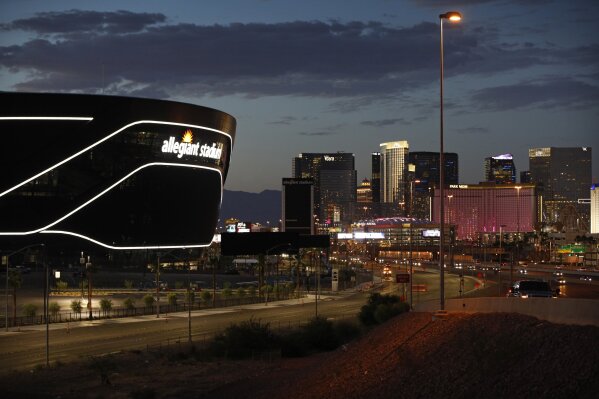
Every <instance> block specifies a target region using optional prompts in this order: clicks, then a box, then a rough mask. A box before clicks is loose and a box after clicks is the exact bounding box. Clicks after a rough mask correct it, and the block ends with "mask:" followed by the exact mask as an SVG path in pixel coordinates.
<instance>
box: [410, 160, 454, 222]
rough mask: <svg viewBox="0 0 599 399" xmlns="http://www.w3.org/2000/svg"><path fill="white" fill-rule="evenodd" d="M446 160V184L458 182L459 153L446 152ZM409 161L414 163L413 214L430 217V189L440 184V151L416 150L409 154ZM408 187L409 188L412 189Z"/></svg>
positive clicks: (425, 217)
mask: <svg viewBox="0 0 599 399" xmlns="http://www.w3.org/2000/svg"><path fill="white" fill-rule="evenodd" d="M443 155H444V160H445V184H446V185H450V184H458V181H459V174H458V170H459V169H458V154H456V153H454V152H446V153H444V154H443ZM408 162H409V164H410V165H414V172H413V173H412V174H411V179H412V180H411V181H414V183H413V186H412V187H410V188H413V189H414V192H413V193H412V195H413V196H412V198H410V202H411V203H413V205H414V209H413V211H411V212H410V214H411V216H414V217H416V218H419V219H429V218H430V190H431V189H432V188H433V187H438V186H439V153H438V152H429V151H414V152H410V153H409V154H408ZM410 188H408V189H410Z"/></svg>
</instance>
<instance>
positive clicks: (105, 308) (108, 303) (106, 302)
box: [100, 298, 112, 316]
mask: <svg viewBox="0 0 599 399" xmlns="http://www.w3.org/2000/svg"><path fill="white" fill-rule="evenodd" d="M100 309H102V313H104V316H106V315H107V314H108V312H110V311H111V310H112V299H108V298H102V299H100Z"/></svg>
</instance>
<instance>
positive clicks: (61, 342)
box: [0, 293, 368, 372]
mask: <svg viewBox="0 0 599 399" xmlns="http://www.w3.org/2000/svg"><path fill="white" fill-rule="evenodd" d="M367 296H368V295H367V294H366V293H354V294H351V295H346V296H345V297H343V298H340V299H338V300H321V301H319V302H318V313H319V315H323V316H327V317H330V318H355V316H356V314H357V313H358V311H359V309H360V307H361V306H362V305H363V304H364V303H365V301H366V298H367ZM302 302H303V303H302ZM315 310H316V306H315V303H314V301H313V300H308V299H306V300H303V301H298V300H297V299H295V300H290V301H285V302H284V303H277V304H274V303H270V304H268V305H267V306H265V305H264V304H259V305H249V306H246V307H244V308H222V309H214V310H201V311H194V312H192V318H191V321H192V323H191V324H192V328H191V332H192V338H193V340H195V341H196V342H197V341H201V340H204V339H206V338H208V337H210V336H212V335H213V334H214V333H215V332H219V331H222V330H224V329H225V328H226V327H227V326H228V325H230V324H231V323H239V322H242V321H246V320H249V319H250V318H252V317H254V318H257V319H259V320H261V321H262V322H269V323H271V327H272V328H274V329H275V330H276V329H280V328H285V327H290V326H294V325H297V324H298V322H299V321H304V322H305V321H307V320H309V319H310V318H312V317H313V316H314V315H315ZM49 336H50V360H51V362H56V361H61V362H69V361H72V360H76V359H79V358H82V357H83V358H84V357H87V356H95V355H101V354H106V353H111V352H115V351H122V350H129V349H144V348H146V347H148V346H155V345H166V344H167V343H169V342H170V343H173V342H175V341H178V340H180V341H182V342H185V341H187V339H188V319H187V313H177V314H170V315H168V317H167V318H164V317H161V318H159V319H156V318H155V316H140V317H132V318H123V319H111V320H99V321H92V322H89V321H83V322H78V323H70V324H66V323H61V324H52V325H51V330H50V334H49ZM45 343H46V341H45V326H32V327H28V328H27V329H22V330H21V331H20V332H9V333H5V332H2V333H0V359H1V360H0V366H1V367H0V370H1V372H6V371H9V370H11V369H31V368H33V367H35V366H36V365H43V364H45V359H46V358H45V356H46V346H45Z"/></svg>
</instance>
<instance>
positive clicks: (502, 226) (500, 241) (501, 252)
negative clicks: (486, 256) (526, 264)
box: [498, 224, 505, 296]
mask: <svg viewBox="0 0 599 399" xmlns="http://www.w3.org/2000/svg"><path fill="white" fill-rule="evenodd" d="M504 227H505V224H500V225H499V284H498V285H499V296H501V266H502V265H503V263H502V262H501V261H502V260H503V248H502V245H501V244H502V243H503V228H504Z"/></svg>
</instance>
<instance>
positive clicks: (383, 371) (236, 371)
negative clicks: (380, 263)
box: [0, 313, 599, 399]
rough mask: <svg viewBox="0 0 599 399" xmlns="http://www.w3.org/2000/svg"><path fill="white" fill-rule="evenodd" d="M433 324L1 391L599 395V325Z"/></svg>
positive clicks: (47, 374) (422, 321)
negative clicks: (339, 343) (256, 355)
mask: <svg viewBox="0 0 599 399" xmlns="http://www.w3.org/2000/svg"><path fill="white" fill-rule="evenodd" d="M431 319H432V317H431V315H430V314H428V313H410V314H404V315H401V316H399V317H397V318H395V319H392V320H390V321H389V322H387V323H386V324H384V325H382V326H379V327H377V328H375V329H374V330H372V331H371V332H370V333H369V334H368V335H366V336H364V337H363V338H361V339H360V340H357V341H355V342H352V343H350V344H348V345H347V346H346V347H343V348H340V349H338V350H336V351H334V352H329V353H322V354H318V355H314V356H311V357H307V358H301V359H276V360H274V361H220V362H204V361H198V360H196V359H195V358H194V357H193V356H189V354H185V353H178V352H176V351H175V352H171V353H170V354H169V355H167V354H162V355H157V354H152V353H150V354H148V353H145V352H141V353H129V354H126V355H119V356H116V357H114V358H112V359H111V360H110V361H109V362H108V364H107V365H105V367H104V366H102V363H101V362H100V363H98V362H96V363H90V362H87V363H85V362H84V363H81V364H73V365H63V366H60V367H56V368H52V369H50V370H38V371H35V372H32V373H29V372H28V373H13V374H10V375H8V376H4V377H2V378H0V384H2V386H3V387H4V389H5V391H4V392H7V391H8V393H9V396H5V397H32V398H34V397H61V398H71V397H72V398H127V397H145V398H150V397H156V398H178V397H185V398H268V399H276V398H285V399H289V398H344V399H347V398H464V397H469V398H502V397H531V398H540V397H547V398H553V397H555V398H595V397H598V393H599V378H598V376H599V345H598V343H599V328H597V327H591V326H589V327H584V326H567V325H558V324H552V323H548V322H544V321H540V320H538V319H535V318H532V317H528V316H522V315H517V314H473V315H468V314H454V315H451V316H449V317H448V318H447V319H446V320H439V321H434V322H433V321H432V320H431ZM98 366H99V368H100V369H102V367H104V370H106V372H105V373H104V374H106V376H107V377H108V379H109V382H110V385H108V384H106V381H105V383H104V384H102V379H101V374H103V372H101V371H99V368H98ZM135 395H142V396H135ZM3 396H4V395H3Z"/></svg>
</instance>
